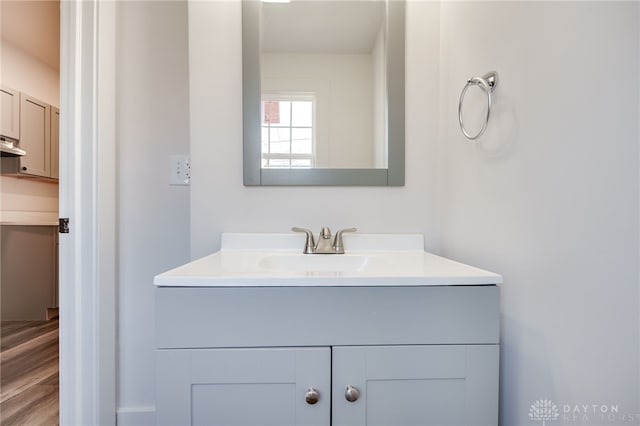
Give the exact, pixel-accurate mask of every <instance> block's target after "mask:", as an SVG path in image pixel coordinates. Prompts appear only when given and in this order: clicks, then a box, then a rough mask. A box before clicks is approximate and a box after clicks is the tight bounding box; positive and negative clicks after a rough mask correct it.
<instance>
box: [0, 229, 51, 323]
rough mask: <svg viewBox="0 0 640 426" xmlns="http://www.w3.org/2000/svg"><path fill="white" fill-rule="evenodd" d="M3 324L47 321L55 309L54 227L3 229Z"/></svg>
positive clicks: (1, 279) (1, 269)
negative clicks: (48, 314) (6, 322)
mask: <svg viewBox="0 0 640 426" xmlns="http://www.w3.org/2000/svg"><path fill="white" fill-rule="evenodd" d="M0 235H1V239H2V246H1V248H0V252H1V253H2V265H1V267H0V282H1V284H2V289H1V295H0V299H1V300H2V307H1V308H0V312H1V313H2V320H4V321H26V320H45V319H47V315H46V314H47V308H52V307H54V306H56V297H55V292H56V288H55V287H56V284H55V280H56V268H57V263H56V237H57V228H56V227H55V226H13V225H2V230H1V231H0Z"/></svg>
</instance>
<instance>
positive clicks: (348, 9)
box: [261, 0, 385, 53]
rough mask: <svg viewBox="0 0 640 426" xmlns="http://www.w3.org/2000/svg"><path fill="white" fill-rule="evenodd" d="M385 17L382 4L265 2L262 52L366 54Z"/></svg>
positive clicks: (365, 2) (364, 2)
mask: <svg viewBox="0 0 640 426" xmlns="http://www.w3.org/2000/svg"><path fill="white" fill-rule="evenodd" d="M384 16H385V3H384V2H383V1H366V0H359V1H358V0H356V1H347V0H344V1H313V0H310V1H301V0H294V1H292V2H291V3H264V4H263V5H262V28H261V30H262V34H261V43H262V46H261V50H262V51H263V52H269V53H369V52H371V48H372V47H373V44H374V42H375V39H376V36H377V34H378V31H379V30H380V26H381V25H382V24H383V18H384Z"/></svg>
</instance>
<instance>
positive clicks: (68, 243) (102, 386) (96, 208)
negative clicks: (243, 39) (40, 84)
mask: <svg viewBox="0 0 640 426" xmlns="http://www.w3.org/2000/svg"><path fill="white" fill-rule="evenodd" d="M116 7H117V5H116V2H110V1H100V0H85V1H80V2H78V1H72V0H62V1H61V4H60V35H61V36H60V40H61V42H60V181H59V191H60V199H59V210H60V217H68V218H69V221H70V233H68V234H61V235H60V302H59V304H60V424H61V425H79V424H86V425H89V424H92V425H115V423H116V353H117V346H116V282H117V281H116V280H117V257H116V254H117V253H116V247H117V246H116V243H117V240H116V238H117V237H116V231H117V219H116V218H117V204H116V201H117V197H116V195H117V192H116V188H117V186H116V183H117V181H116V138H115V129H116V127H115V123H116V113H115V89H116V79H115V76H116V67H115V47H116Z"/></svg>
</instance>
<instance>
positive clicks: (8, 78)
mask: <svg viewBox="0 0 640 426" xmlns="http://www.w3.org/2000/svg"><path fill="white" fill-rule="evenodd" d="M1 52H2V53H1V58H2V60H1V61H0V62H1V68H0V69H1V71H2V84H3V85H6V86H9V87H11V88H12V89H15V90H19V91H21V92H25V93H27V94H28V95H30V96H33V97H35V98H38V99H40V100H41V101H44V102H46V103H48V104H51V105H54V106H59V105H60V73H59V70H57V69H54V68H52V67H50V66H49V65H47V64H45V63H44V62H42V61H41V60H39V59H37V58H35V57H33V56H31V55H29V54H28V53H26V52H25V51H23V50H21V49H19V48H18V47H16V46H15V45H14V44H13V43H11V42H9V41H7V40H5V39H2V50H1Z"/></svg>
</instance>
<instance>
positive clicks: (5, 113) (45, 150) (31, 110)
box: [0, 87, 60, 180]
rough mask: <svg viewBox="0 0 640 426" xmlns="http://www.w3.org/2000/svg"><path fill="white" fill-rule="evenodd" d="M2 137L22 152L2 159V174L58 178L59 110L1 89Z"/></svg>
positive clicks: (25, 95)
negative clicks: (7, 138)
mask: <svg viewBox="0 0 640 426" xmlns="http://www.w3.org/2000/svg"><path fill="white" fill-rule="evenodd" d="M1 93H2V108H3V109H2V133H0V134H1V135H2V136H3V137H9V138H12V139H15V142H17V146H18V147H19V148H20V149H22V150H24V151H26V154H25V155H23V156H19V157H10V158H4V157H3V158H2V173H3V174H15V175H22V176H34V177H43V178H51V179H55V180H57V179H58V176H59V166H58V164H59V141H60V138H59V132H60V110H59V109H58V108H56V107H54V106H51V105H49V104H47V103H46V102H43V101H41V100H39V99H36V98H34V97H32V96H29V95H27V94H25V93H20V92H18V91H14V90H11V89H8V88H5V87H3V88H2V92H1Z"/></svg>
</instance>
